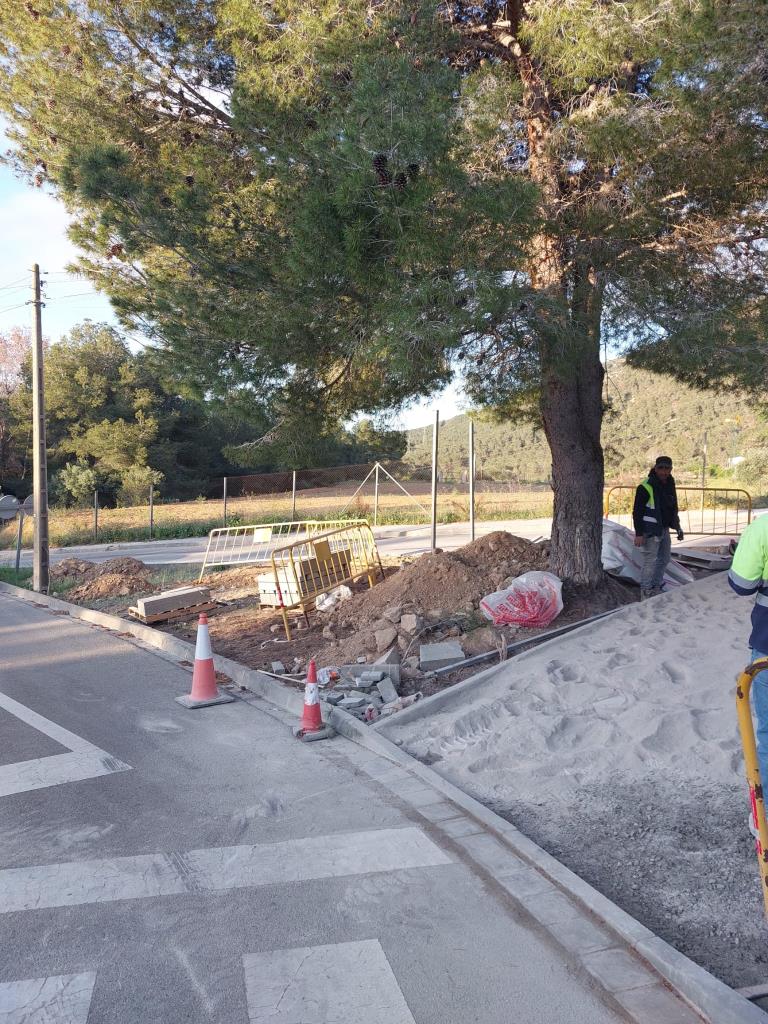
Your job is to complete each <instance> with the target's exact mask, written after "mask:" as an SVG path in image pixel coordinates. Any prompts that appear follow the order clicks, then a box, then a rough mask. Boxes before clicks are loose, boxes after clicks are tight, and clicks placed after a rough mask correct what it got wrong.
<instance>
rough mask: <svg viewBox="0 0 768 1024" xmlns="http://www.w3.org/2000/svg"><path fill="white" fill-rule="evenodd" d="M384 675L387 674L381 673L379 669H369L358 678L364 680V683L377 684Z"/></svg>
mask: <svg viewBox="0 0 768 1024" xmlns="http://www.w3.org/2000/svg"><path fill="white" fill-rule="evenodd" d="M386 674H387V673H386V672H382V671H381V669H372V668H371V669H368V671H367V672H363V674H362V675H361V676H360V678H361V679H365V680H366V682H371V683H378V681H379V680H380V679H383V678H384V676H385V675H386ZM357 685H358V686H359V685H360V684H359V683H358V684H357Z"/></svg>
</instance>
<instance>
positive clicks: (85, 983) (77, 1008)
mask: <svg viewBox="0 0 768 1024" xmlns="http://www.w3.org/2000/svg"><path fill="white" fill-rule="evenodd" d="M95 982H96V975H95V974H93V973H90V972H89V973H87V974H61V975H57V976H55V977H52V978H28V979H27V980H25V981H7V982H5V983H0V1024H86V1021H87V1020H88V1011H89V1009H90V1006H91V995H92V994H93V986H94V984H95Z"/></svg>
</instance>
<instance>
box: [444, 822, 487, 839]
mask: <svg viewBox="0 0 768 1024" xmlns="http://www.w3.org/2000/svg"><path fill="white" fill-rule="evenodd" d="M440 829H441V831H443V832H445V834H446V835H447V836H450V837H451V839H458V838H459V837H460V836H471V835H474V834H475V833H476V832H484V831H485V828H484V827H483V826H482V825H481V824H480V823H479V822H477V821H475V820H474V818H451V819H450V821H441V822H440Z"/></svg>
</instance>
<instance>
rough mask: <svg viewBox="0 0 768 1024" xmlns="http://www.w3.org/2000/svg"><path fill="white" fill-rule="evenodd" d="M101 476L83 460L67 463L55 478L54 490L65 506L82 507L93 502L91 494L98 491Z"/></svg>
mask: <svg viewBox="0 0 768 1024" xmlns="http://www.w3.org/2000/svg"><path fill="white" fill-rule="evenodd" d="M100 483H101V474H100V473H99V472H98V471H97V470H95V469H94V468H93V466H89V465H88V463H87V462H86V461H85V459H78V461H77V462H68V463H67V464H66V465H65V466H64V467H63V468H62V469H61V470H60V472H59V474H58V477H57V478H56V490H57V491H58V493H59V494H60V495H61V497H62V498H63V499H64V501H65V503H66V504H67V505H77V506H79V507H81V508H82V507H84V506H86V505H90V504H91V502H92V501H93V492H94V491H96V490H98V488H99V484H100Z"/></svg>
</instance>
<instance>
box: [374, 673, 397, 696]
mask: <svg viewBox="0 0 768 1024" xmlns="http://www.w3.org/2000/svg"><path fill="white" fill-rule="evenodd" d="M377 689H378V691H379V693H380V694H381V699H382V700H383V701H384V702H385V703H388V702H389V701H392V700H397V697H398V693H397V690H396V689H395V684H394V683H393V682H392V680H391V679H387V678H386V676H385V677H384V679H382V680H380V681H379V683H378V684H377Z"/></svg>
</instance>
